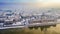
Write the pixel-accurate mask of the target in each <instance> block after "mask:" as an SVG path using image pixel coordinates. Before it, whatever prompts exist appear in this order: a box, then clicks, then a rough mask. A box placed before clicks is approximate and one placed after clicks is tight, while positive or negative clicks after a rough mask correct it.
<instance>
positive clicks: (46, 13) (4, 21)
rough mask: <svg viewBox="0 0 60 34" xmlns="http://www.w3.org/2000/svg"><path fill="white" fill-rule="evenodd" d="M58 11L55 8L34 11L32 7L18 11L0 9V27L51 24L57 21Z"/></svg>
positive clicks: (59, 17)
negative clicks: (28, 9)
mask: <svg viewBox="0 0 60 34" xmlns="http://www.w3.org/2000/svg"><path fill="white" fill-rule="evenodd" d="M39 11H40V12H39ZM59 11H60V9H55V8H51V9H43V10H42V9H40V10H37V11H36V12H34V9H32V10H30V12H29V11H27V12H26V11H24V10H20V11H19V10H18V9H17V10H15V11H12V10H0V29H8V28H25V27H34V26H37V27H38V26H46V25H47V26H49V25H51V26H53V25H56V24H58V23H57V22H59V19H60V13H59ZM25 12H26V13H27V14H26V13H25ZM28 12H29V13H28Z"/></svg>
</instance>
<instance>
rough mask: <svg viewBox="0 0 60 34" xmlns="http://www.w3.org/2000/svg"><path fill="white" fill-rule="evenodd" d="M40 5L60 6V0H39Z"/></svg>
mask: <svg viewBox="0 0 60 34" xmlns="http://www.w3.org/2000/svg"><path fill="white" fill-rule="evenodd" d="M37 4H38V6H40V7H60V0H38V3H37Z"/></svg>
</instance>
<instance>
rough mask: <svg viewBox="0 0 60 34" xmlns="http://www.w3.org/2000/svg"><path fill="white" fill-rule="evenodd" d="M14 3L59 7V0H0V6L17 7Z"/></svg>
mask: <svg viewBox="0 0 60 34" xmlns="http://www.w3.org/2000/svg"><path fill="white" fill-rule="evenodd" d="M16 3H17V4H20V3H24V4H25V3H28V4H30V3H31V4H32V5H34V4H35V5H34V6H36V7H60V0H0V8H7V7H9V8H10V7H17V5H16ZM18 6H19V5H18Z"/></svg>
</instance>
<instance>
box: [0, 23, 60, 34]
mask: <svg viewBox="0 0 60 34" xmlns="http://www.w3.org/2000/svg"><path fill="white" fill-rule="evenodd" d="M0 34H60V24H57V26H56V27H53V26H51V27H50V28H47V30H46V31H45V30H43V31H41V29H40V28H38V29H32V30H31V29H28V28H25V29H7V30H0Z"/></svg>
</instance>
